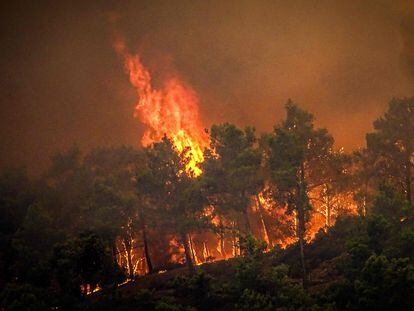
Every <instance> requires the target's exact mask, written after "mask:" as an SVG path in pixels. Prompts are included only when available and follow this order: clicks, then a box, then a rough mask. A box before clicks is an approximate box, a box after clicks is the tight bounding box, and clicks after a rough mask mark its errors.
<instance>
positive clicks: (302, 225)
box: [296, 163, 308, 287]
mask: <svg viewBox="0 0 414 311" xmlns="http://www.w3.org/2000/svg"><path fill="white" fill-rule="evenodd" d="M298 186H299V187H298V188H299V189H298V190H299V193H298V194H299V197H298V200H297V206H296V208H297V218H298V239H299V247H300V261H301V265H302V283H303V287H306V286H307V279H308V277H307V274H306V264H305V231H306V220H305V205H306V203H307V202H306V196H307V194H306V189H305V187H306V186H305V168H304V164H303V163H302V165H301V170H300V182H299V185H298Z"/></svg>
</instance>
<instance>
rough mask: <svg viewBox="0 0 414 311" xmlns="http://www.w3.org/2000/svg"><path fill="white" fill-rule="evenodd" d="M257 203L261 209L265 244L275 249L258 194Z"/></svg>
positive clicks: (260, 214)
mask: <svg viewBox="0 0 414 311" xmlns="http://www.w3.org/2000/svg"><path fill="white" fill-rule="evenodd" d="M256 201H257V205H258V207H259V216H260V221H261V223H262V226H263V231H264V235H265V236H264V238H265V242H266V243H267V245H268V247H269V248H270V247H273V243H272V241H271V240H270V235H269V230H268V229H267V225H266V222H265V220H264V217H263V210H264V208H263V206H262V203H261V202H260V198H259V195H258V194H256Z"/></svg>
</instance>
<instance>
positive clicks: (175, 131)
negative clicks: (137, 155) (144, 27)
mask: <svg viewBox="0 0 414 311" xmlns="http://www.w3.org/2000/svg"><path fill="white" fill-rule="evenodd" d="M115 49H116V51H117V52H118V53H119V54H120V55H122V57H123V58H124V64H125V68H126V70H127V73H128V75H129V81H130V83H131V84H132V85H133V86H134V88H135V89H136V91H137V95H138V98H139V99H138V103H137V105H136V107H135V116H136V117H137V118H139V120H140V121H141V122H142V123H144V124H145V125H146V126H147V129H146V130H145V133H144V135H143V137H142V139H141V143H142V144H143V145H144V146H148V145H150V144H152V143H154V142H157V141H160V140H161V139H162V138H163V136H164V135H166V136H167V137H169V138H170V139H171V140H172V142H173V144H174V146H175V147H176V148H177V150H178V152H180V153H183V155H184V156H185V157H188V158H189V163H188V165H187V170H188V172H190V173H192V174H194V175H195V176H198V175H200V174H201V170H200V168H198V166H197V164H198V163H200V162H202V161H203V160H204V158H203V150H204V148H205V147H207V146H208V137H207V135H206V133H205V131H204V130H203V126H202V125H201V121H200V117H199V112H198V103H199V102H198V98H197V95H196V93H195V92H194V90H193V89H192V88H191V87H189V86H187V85H186V84H185V83H184V82H183V81H181V80H180V79H179V78H178V77H176V76H175V77H172V78H169V79H167V80H166V81H164V83H163V86H162V87H161V88H160V89H155V88H154V87H153V85H152V82H151V74H150V72H149V71H148V69H146V68H145V67H144V65H143V64H142V62H141V59H140V57H139V55H133V54H130V53H128V52H126V49H125V44H124V43H123V42H122V41H118V42H117V43H116V44H115Z"/></svg>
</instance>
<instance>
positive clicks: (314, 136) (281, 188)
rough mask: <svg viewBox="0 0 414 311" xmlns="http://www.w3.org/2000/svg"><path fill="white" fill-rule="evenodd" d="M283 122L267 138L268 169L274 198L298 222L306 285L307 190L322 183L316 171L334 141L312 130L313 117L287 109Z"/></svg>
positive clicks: (293, 106)
mask: <svg viewBox="0 0 414 311" xmlns="http://www.w3.org/2000/svg"><path fill="white" fill-rule="evenodd" d="M286 112H287V116H286V119H285V120H284V121H283V122H282V123H281V124H280V125H277V126H276V127H275V130H274V134H273V136H270V137H269V147H270V148H269V152H270V154H269V169H270V176H271V180H272V182H273V195H274V197H275V199H276V201H278V202H279V203H280V204H281V205H286V206H287V207H288V211H289V212H291V213H294V215H295V217H296V220H297V237H298V240H299V247H300V258H301V265H302V274H303V281H304V283H306V279H307V275H306V267H305V253H304V244H305V232H306V223H307V221H308V220H309V216H310V212H311V209H312V206H311V204H310V200H309V190H310V189H311V188H312V187H313V186H314V185H317V184H320V183H321V181H318V180H316V178H315V177H316V175H315V174H314V171H315V170H319V168H320V166H321V165H323V164H324V162H325V161H326V159H327V158H328V157H329V155H330V153H331V150H332V145H333V138H332V137H331V136H330V135H329V134H328V132H327V130H326V129H315V128H314V124H313V115H312V114H310V113H308V112H306V111H304V110H302V109H300V108H299V107H297V106H295V105H294V104H293V103H292V102H291V101H289V102H288V103H287V105H286Z"/></svg>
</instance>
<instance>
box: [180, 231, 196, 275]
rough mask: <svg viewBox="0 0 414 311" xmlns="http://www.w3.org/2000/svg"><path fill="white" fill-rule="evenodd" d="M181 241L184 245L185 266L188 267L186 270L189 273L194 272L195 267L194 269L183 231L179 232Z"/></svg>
mask: <svg viewBox="0 0 414 311" xmlns="http://www.w3.org/2000/svg"><path fill="white" fill-rule="evenodd" d="M181 241H182V243H183V245H184V253H185V262H186V264H187V267H188V272H189V273H190V274H194V272H195V269H194V264H193V260H192V259H191V249H190V245H189V242H188V237H187V234H186V233H184V232H182V233H181Z"/></svg>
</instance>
